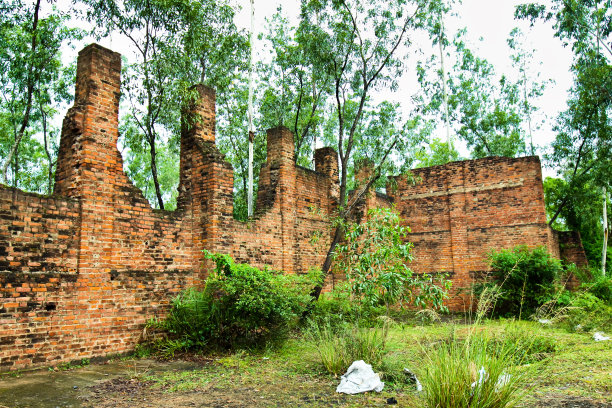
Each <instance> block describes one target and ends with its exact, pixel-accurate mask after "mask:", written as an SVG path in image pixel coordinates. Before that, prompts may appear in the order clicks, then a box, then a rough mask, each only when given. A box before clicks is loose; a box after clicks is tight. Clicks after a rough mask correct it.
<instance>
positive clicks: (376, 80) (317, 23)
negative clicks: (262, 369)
mask: <svg viewBox="0 0 612 408" xmlns="http://www.w3.org/2000/svg"><path fill="white" fill-rule="evenodd" d="M438 6H439V2H438V1H413V2H406V1H400V0H393V1H388V2H384V3H381V2H377V1H374V0H364V1H351V0H339V1H330V0H323V1H320V0H303V1H302V11H301V21H300V26H299V30H300V32H301V33H302V35H305V36H307V37H308V38H309V39H311V42H310V43H309V44H311V45H312V46H311V47H309V48H308V49H307V50H306V51H307V52H308V54H309V55H310V56H311V58H313V60H316V61H318V62H319V63H320V64H321V66H322V67H324V69H325V72H326V73H328V75H329V76H330V77H331V79H332V83H331V89H332V94H331V98H332V100H333V102H332V104H333V109H334V116H335V118H336V121H337V122H335V126H334V129H333V137H334V139H335V141H336V143H337V151H338V156H339V158H340V200H339V207H338V216H339V217H340V218H341V219H346V217H347V216H348V214H349V213H350V211H351V209H352V208H353V206H354V205H355V203H356V201H357V199H358V198H359V197H360V196H361V195H362V194H363V193H364V192H365V191H367V190H368V189H369V188H370V187H371V186H372V184H373V183H374V182H375V181H376V180H377V179H378V178H379V177H380V174H381V167H382V163H384V162H385V161H386V159H387V157H388V156H389V154H390V152H391V151H392V150H393V149H394V148H395V147H396V145H397V139H398V138H399V135H394V136H393V137H391V138H389V139H388V140H386V141H385V142H386V143H385V144H384V146H382V152H383V153H382V155H381V159H380V161H379V162H378V163H376V165H375V168H374V176H373V177H372V178H371V179H370V180H368V182H367V183H366V185H364V186H362V188H360V190H359V192H358V193H357V194H356V195H355V196H354V197H353V199H352V200H351V202H348V194H347V193H348V190H347V188H348V168H349V166H350V164H351V159H352V155H353V153H354V148H355V142H356V135H357V133H358V129H359V126H360V125H361V124H362V122H363V119H364V111H365V108H366V103H367V102H368V98H369V97H370V95H371V94H372V92H373V91H374V90H376V89H382V88H385V89H395V88H396V86H397V83H396V78H397V77H398V75H399V73H401V71H402V68H403V64H404V59H403V58H401V56H400V52H401V51H402V50H403V49H404V48H403V47H404V46H405V45H407V43H408V42H409V41H408V35H409V32H410V31H411V30H413V29H415V28H418V27H421V26H422V24H423V20H424V17H425V15H426V14H427V13H428V12H431V11H432V10H434V9H435V8H436V7H438ZM315 45H316V46H315ZM342 236H343V229H342V228H341V227H338V228H336V229H335V232H334V235H333V238H332V240H331V243H330V247H329V249H328V252H327V255H326V259H325V262H324V264H323V267H322V270H323V272H324V273H325V274H327V273H328V271H329V269H330V265H331V261H332V258H333V253H334V249H335V248H336V245H337V244H338V242H339V241H340V239H341V238H342ZM320 290H321V287H318V288H316V290H315V292H314V296H315V297H318V295H319V293H320Z"/></svg>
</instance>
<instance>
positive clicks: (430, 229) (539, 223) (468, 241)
mask: <svg viewBox="0 0 612 408" xmlns="http://www.w3.org/2000/svg"><path fill="white" fill-rule="evenodd" d="M413 173H414V176H415V179H416V182H415V183H414V184H413V183H410V182H408V180H407V179H406V178H404V177H397V178H396V182H397V188H396V189H393V188H391V187H389V188H388V190H389V191H390V195H391V196H392V197H393V200H394V202H395V203H396V206H397V208H398V210H399V211H400V213H401V215H402V217H403V218H404V220H407V223H408V225H409V226H410V228H411V230H412V232H411V234H410V236H409V238H408V239H409V240H410V241H411V242H413V243H414V251H413V254H414V261H413V263H412V269H413V270H415V271H417V272H422V273H439V272H444V273H448V274H450V276H451V277H452V280H453V291H452V296H451V298H450V299H449V301H448V302H447V304H448V305H449V307H450V308H451V309H453V310H465V309H468V308H469V307H470V304H471V300H470V295H469V287H470V285H471V284H472V283H473V281H474V278H477V277H478V276H479V275H481V274H482V273H483V272H486V271H487V254H488V253H489V252H490V251H491V250H498V249H502V248H512V247H514V246H516V245H520V244H525V245H528V246H531V247H535V246H540V245H543V246H546V247H547V248H548V250H549V251H550V252H551V253H553V255H556V256H561V257H564V255H565V253H561V252H560V251H559V241H558V238H557V236H556V231H552V230H551V229H550V228H549V227H548V224H547V222H546V212H545V208H544V193H543V187H542V171H541V166H540V160H539V158H538V157H535V156H534V157H523V158H517V159H510V158H504V157H489V158H485V159H479V160H468V161H462V162H453V163H448V164H446V165H443V166H434V167H428V168H423V169H416V170H413ZM566 252H567V251H566ZM578 252H579V251H575V253H573V254H572V255H573V257H570V258H568V260H570V261H572V262H576V261H577V260H579V259H581V262H583V261H585V260H586V258H585V255H584V251H582V253H581V254H579V253H578ZM567 253H568V254H569V252H567Z"/></svg>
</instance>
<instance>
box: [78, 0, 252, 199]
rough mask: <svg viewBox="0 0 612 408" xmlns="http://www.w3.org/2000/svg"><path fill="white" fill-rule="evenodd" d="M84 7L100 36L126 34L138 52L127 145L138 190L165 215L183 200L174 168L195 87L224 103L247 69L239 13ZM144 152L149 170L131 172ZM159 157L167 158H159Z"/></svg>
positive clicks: (136, 2) (96, 0)
mask: <svg viewBox="0 0 612 408" xmlns="http://www.w3.org/2000/svg"><path fill="white" fill-rule="evenodd" d="M83 2H84V3H85V4H87V5H88V6H89V9H88V13H87V16H88V19H89V20H90V21H92V22H95V23H96V26H97V27H98V32H99V34H100V35H110V34H112V33H119V34H120V35H122V36H123V37H124V38H126V39H127V40H128V41H129V43H130V44H131V45H132V47H133V49H134V50H135V54H136V61H134V62H132V63H130V64H128V66H127V69H126V71H125V80H124V88H125V89H126V91H127V96H128V100H129V102H130V114H129V115H128V116H127V117H126V118H125V119H126V120H128V121H130V122H131V123H125V124H124V125H123V127H124V128H125V129H130V133H129V137H130V138H131V140H130V141H126V144H127V145H128V147H130V148H131V149H132V154H131V155H128V163H127V164H128V169H130V168H131V169H132V175H133V180H134V181H135V182H136V185H137V186H138V187H140V188H142V189H143V190H144V192H145V194H146V195H147V197H148V198H149V199H150V200H151V198H154V200H151V201H153V203H154V204H155V205H156V206H157V207H159V208H162V209H164V207H165V204H164V201H165V200H164V196H165V197H166V198H167V199H170V200H171V201H172V197H174V196H175V195H176V194H175V187H176V185H177V183H178V172H177V171H176V169H175V167H176V165H174V168H173V167H172V166H171V163H175V164H176V163H177V162H178V146H179V142H178V141H179V134H180V112H181V106H182V104H183V102H184V101H186V100H189V99H190V98H192V97H194V95H193V91H192V90H191V86H192V85H193V84H195V83H198V82H204V83H206V84H207V85H210V86H213V87H215V88H217V91H218V96H220V99H221V100H222V99H223V98H224V97H227V95H226V92H227V89H228V88H229V87H231V86H232V82H233V81H234V79H235V70H236V67H238V66H239V65H240V59H239V58H240V56H241V54H240V52H241V51H242V50H243V49H244V46H245V44H246V41H245V40H244V38H243V35H242V34H241V33H240V32H239V31H238V30H237V29H236V26H235V25H234V23H233V17H234V9H233V7H232V6H231V5H230V3H229V2H227V1H212V0H176V1H172V2H166V1H161V0H145V1H140V0H129V1H123V2H118V1H115V0H83ZM221 105H223V104H221ZM139 144H140V147H139V146H138V145H139ZM142 144H146V146H147V150H148V165H147V166H131V165H130V160H136V161H139V162H142V158H139V157H138V158H137V156H138V155H141V154H143V153H144V149H142V148H141V146H142ZM158 150H161V152H162V153H163V156H164V157H162V158H159V157H158ZM169 156H170V157H169ZM160 161H161V163H160ZM160 164H161V167H162V168H163V169H165V170H163V171H164V174H162V175H160V168H159V167H160ZM145 169H146V170H147V171H148V172H150V176H151V179H152V184H153V185H152V188H151V189H150V190H151V191H150V190H149V189H148V188H147V184H148V177H146V176H145V175H144V174H143V170H145ZM166 170H167V172H166ZM128 172H130V171H128ZM160 179H165V180H166V182H164V183H162V182H161V180H160ZM148 192H150V193H152V194H151V195H149V194H147V193H148ZM166 201H167V200H166ZM173 204H174V202H172V205H173ZM172 205H171V206H172Z"/></svg>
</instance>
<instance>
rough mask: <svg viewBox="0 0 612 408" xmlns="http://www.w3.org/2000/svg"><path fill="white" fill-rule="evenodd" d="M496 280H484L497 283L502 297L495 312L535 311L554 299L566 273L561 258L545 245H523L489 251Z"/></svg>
mask: <svg viewBox="0 0 612 408" xmlns="http://www.w3.org/2000/svg"><path fill="white" fill-rule="evenodd" d="M489 265H490V267H491V275H492V278H493V281H492V282H487V283H484V284H480V288H482V287H495V288H497V289H498V290H499V297H498V298H497V301H496V303H495V304H494V308H493V313H494V314H495V315H498V316H517V317H519V318H521V317H524V316H529V315H531V314H533V313H534V312H535V311H536V309H537V308H538V307H539V306H540V305H542V304H544V303H546V302H547V301H549V300H551V299H552V297H553V296H554V293H555V282H556V280H557V278H560V277H561V274H562V273H563V266H562V264H561V261H559V260H558V259H555V258H554V257H552V256H551V255H550V254H549V253H548V252H547V251H546V248H544V247H537V248H534V249H529V248H528V247H527V246H524V245H519V246H517V247H515V248H513V249H502V250H500V251H497V252H496V251H493V252H491V253H490V254H489Z"/></svg>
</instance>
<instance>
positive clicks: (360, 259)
mask: <svg viewBox="0 0 612 408" xmlns="http://www.w3.org/2000/svg"><path fill="white" fill-rule="evenodd" d="M343 230H344V231H345V240H344V242H342V243H341V244H339V245H338V247H337V248H336V252H335V254H334V259H335V262H334V266H333V267H334V270H335V271H336V272H339V273H346V277H347V279H348V281H349V282H350V287H351V292H352V293H353V295H354V296H355V297H356V298H357V299H358V300H359V301H360V302H362V303H363V304H364V305H366V306H370V307H371V306H377V305H385V306H386V308H387V311H388V310H389V308H390V307H391V306H392V305H395V304H397V303H399V305H400V306H402V305H403V304H404V303H410V304H414V305H415V306H417V307H419V308H423V307H427V306H428V305H430V304H431V305H432V306H433V307H434V308H444V306H443V305H442V302H443V299H444V298H445V297H446V291H447V290H448V288H449V287H450V282H449V281H447V280H446V279H445V277H444V276H438V277H432V276H429V275H417V274H414V273H413V272H412V271H411V270H410V268H409V267H408V265H407V264H408V262H410V261H411V259H412V257H411V255H410V249H411V248H412V244H411V243H409V242H405V239H406V236H407V234H408V232H409V231H410V230H409V228H408V227H407V226H404V225H402V224H401V219H400V217H399V214H398V213H397V211H395V210H393V209H388V208H376V209H371V210H369V211H368V215H367V219H366V220H365V221H364V222H362V223H355V222H351V223H348V224H345V225H344V226H343Z"/></svg>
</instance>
